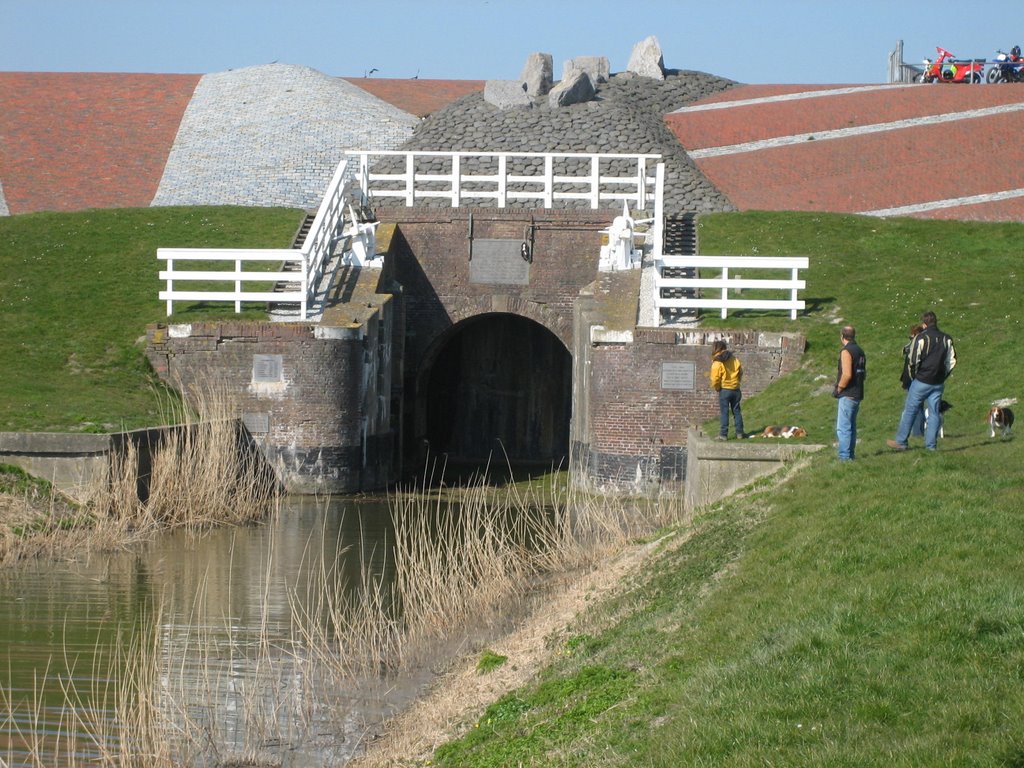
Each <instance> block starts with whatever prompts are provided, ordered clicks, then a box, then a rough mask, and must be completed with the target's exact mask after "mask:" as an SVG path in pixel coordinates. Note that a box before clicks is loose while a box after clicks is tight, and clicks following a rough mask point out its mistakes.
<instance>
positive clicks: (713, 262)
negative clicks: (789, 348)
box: [654, 256, 810, 320]
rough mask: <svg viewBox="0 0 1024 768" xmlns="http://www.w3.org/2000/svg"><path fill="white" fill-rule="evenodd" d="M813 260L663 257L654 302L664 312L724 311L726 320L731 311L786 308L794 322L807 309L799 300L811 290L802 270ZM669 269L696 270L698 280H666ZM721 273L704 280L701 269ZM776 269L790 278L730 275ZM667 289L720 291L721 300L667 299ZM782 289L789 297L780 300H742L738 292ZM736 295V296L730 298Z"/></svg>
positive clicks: (748, 257)
mask: <svg viewBox="0 0 1024 768" xmlns="http://www.w3.org/2000/svg"><path fill="white" fill-rule="evenodd" d="M809 263H810V261H809V259H808V258H807V257H806V256H778V257H770V256H662V257H661V258H658V259H655V266H656V268H657V272H656V276H655V279H654V303H655V306H656V307H657V308H658V309H659V310H661V309H721V310H722V317H723V318H725V317H728V314H729V310H730V309H734V310H735V309H782V310H789V316H790V319H792V320H795V319H796V313H797V312H798V311H799V310H802V309H804V301H803V300H802V299H800V298H799V296H798V294H799V291H800V290H801V289H803V288H806V287H807V284H806V282H805V281H804V280H801V279H800V277H799V272H800V270H801V269H807V268H808V265H809ZM666 267H669V268H672V267H675V268H683V269H687V268H689V269H694V270H696V271H697V277H692V278H684V277H674V278H668V277H663V276H662V275H663V273H664V270H665V268H666ZM702 267H703V268H706V269H715V270H720V271H721V274H720V275H719V276H718V277H709V278H702V277H700V272H699V270H700V269H701V268H702ZM739 269H742V270H745V271H746V270H758V269H776V270H780V269H781V270H787V269H788V270H789V271H790V277H789V278H788V279H758V278H749V277H739V276H734V275H733V274H730V271H731V270H739ZM664 288H680V289H684V290H696V289H702V288H707V289H717V290H719V291H720V295H719V297H718V298H705V297H701V298H672V299H669V298H663V297H662V295H661V291H662V289H664ZM748 288H749V289H758V290H778V291H784V292H786V293H788V297H787V298H780V299H742V298H737V297H736V296H735V293H737V292H739V291H741V290H745V289H748ZM730 292H732V294H733V295H730Z"/></svg>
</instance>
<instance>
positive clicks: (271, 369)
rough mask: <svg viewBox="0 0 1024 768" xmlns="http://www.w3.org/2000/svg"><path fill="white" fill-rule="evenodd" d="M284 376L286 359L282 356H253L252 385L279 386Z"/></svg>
mask: <svg viewBox="0 0 1024 768" xmlns="http://www.w3.org/2000/svg"><path fill="white" fill-rule="evenodd" d="M283 376H284V359H283V357H282V356H281V355H253V356H252V383H253V384H278V383H280V382H281V381H282V379H283Z"/></svg>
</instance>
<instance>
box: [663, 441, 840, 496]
mask: <svg viewBox="0 0 1024 768" xmlns="http://www.w3.org/2000/svg"><path fill="white" fill-rule="evenodd" d="M824 447H825V446H824V445H816V444H811V443H793V442H786V441H769V440H757V439H756V438H755V439H751V440H730V441H727V442H722V441H720V440H714V439H712V438H710V437H708V436H707V435H705V434H703V433H702V432H700V431H699V430H696V429H691V430H689V431H688V433H687V436H686V492H685V495H684V497H683V507H684V509H686V510H693V509H699V508H700V507H703V506H706V505H708V504H713V503H715V502H716V501H718V500H719V499H722V498H725V497H726V496H728V495H729V494H731V493H734V492H736V491H738V490H739V489H740V488H742V487H743V486H745V485H747V484H749V483H750V482H751V481H752V480H756V479H757V478H759V477H764V476H766V475H770V474H772V473H774V472H778V471H779V470H780V469H782V468H783V467H784V466H785V465H786V464H787V463H789V462H791V461H793V460H795V459H796V458H798V457H799V456H800V455H801V454H804V453H813V452H814V451H819V450H821V449H822V448H824Z"/></svg>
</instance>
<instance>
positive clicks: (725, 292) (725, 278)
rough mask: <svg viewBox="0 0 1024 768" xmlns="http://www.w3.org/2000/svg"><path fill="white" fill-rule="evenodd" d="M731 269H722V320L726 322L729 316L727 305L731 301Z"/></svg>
mask: <svg viewBox="0 0 1024 768" xmlns="http://www.w3.org/2000/svg"><path fill="white" fill-rule="evenodd" d="M728 282H729V268H728V267H722V319H723V320H724V319H725V318H727V317H728V316H729V309H728V307H727V306H726V303H727V302H728V301H729V286H728V285H727V283H728Z"/></svg>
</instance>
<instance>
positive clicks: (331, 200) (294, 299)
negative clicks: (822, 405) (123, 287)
mask: <svg viewBox="0 0 1024 768" xmlns="http://www.w3.org/2000/svg"><path fill="white" fill-rule="evenodd" d="M346 167H347V160H342V162H341V163H339V164H338V167H337V169H335V171H334V176H333V178H332V179H331V182H330V184H328V186H327V191H326V192H325V193H324V199H323V201H321V203H320V207H319V208H318V209H317V212H316V217H315V218H314V219H313V224H312V226H311V227H310V230H309V233H308V234H307V235H306V239H305V240H304V241H303V243H302V247H301V248H298V249H294V248H257V249H245V248H158V249H157V253H156V257H157V258H158V259H160V260H161V261H166V262H167V264H166V268H165V269H163V270H161V271H160V279H161V280H163V281H165V289H164V290H162V291H160V299H161V300H162V301H166V302H167V314H168V315H171V314H172V313H173V312H174V302H175V301H232V302H234V304H235V312H241V311H242V302H244V301H268V302H277V303H292V304H298V305H299V312H300V316H301V317H302V319H303V320H305V319H306V317H307V315H308V312H309V305H310V303H311V301H312V300H313V294H314V292H315V291H316V289H317V286H318V285H319V284H320V279H321V277H323V274H324V269H325V268H326V266H327V263H328V262H329V261H330V258H331V252H332V251H333V249H334V245H335V243H336V242H337V241H338V239H339V238H340V237H341V234H342V232H344V231H345V171H346ZM175 262H178V263H179V264H180V263H181V262H186V263H188V264H193V263H195V264H202V263H203V262H220V263H224V264H226V263H233V265H234V268H233V269H231V270H230V271H228V270H225V269H223V268H221V269H213V270H203V269H187V268H186V269H178V268H176V266H175ZM266 262H277V263H278V264H282V263H285V262H292V263H297V264H298V266H299V269H298V270H296V271H294V272H284V271H282V270H280V269H278V270H275V271H269V270H259V269H256V270H253V269H247V268H246V265H249V266H252V265H253V264H258V263H266ZM177 282H185V283H189V282H191V283H196V282H233V283H234V287H233V288H232V289H231V290H206V289H199V288H197V289H195V290H180V289H178V288H176V287H175V283H177ZM249 283H271V284H276V283H289V284H293V283H294V284H295V287H294V288H293V289H291V290H284V291H272V290H251V289H246V288H245V285H246V284H249Z"/></svg>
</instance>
